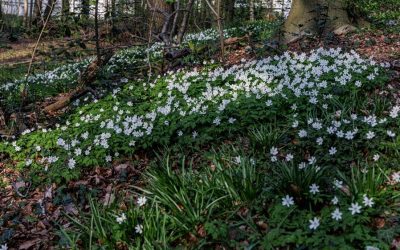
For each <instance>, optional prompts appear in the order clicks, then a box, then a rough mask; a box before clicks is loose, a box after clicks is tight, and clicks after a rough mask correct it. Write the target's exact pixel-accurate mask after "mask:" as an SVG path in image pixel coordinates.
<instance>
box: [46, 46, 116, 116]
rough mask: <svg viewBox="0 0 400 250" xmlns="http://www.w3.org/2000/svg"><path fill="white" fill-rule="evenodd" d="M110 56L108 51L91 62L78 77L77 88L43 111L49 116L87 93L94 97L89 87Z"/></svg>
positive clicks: (110, 53) (94, 93) (93, 92)
mask: <svg viewBox="0 0 400 250" xmlns="http://www.w3.org/2000/svg"><path fill="white" fill-rule="evenodd" d="M112 56H113V53H112V52H111V51H108V52H106V53H104V54H103V55H102V56H100V58H97V59H96V60H94V61H93V62H91V63H90V64H89V65H88V66H87V67H86V69H85V70H84V71H83V72H82V73H81V75H80V76H79V79H78V87H77V88H76V89H74V90H73V91H71V92H70V93H68V94H67V95H65V96H63V97H61V98H60V99H58V100H57V101H56V102H55V103H52V104H50V105H48V106H46V107H45V108H44V111H45V112H46V113H49V114H51V113H54V112H56V111H58V110H60V109H63V108H65V107H66V106H68V105H69V104H70V103H71V102H73V101H74V100H76V99H78V98H80V97H81V96H83V95H85V94H86V93H88V92H91V93H92V94H93V95H94V96H96V92H95V91H94V90H93V89H92V88H90V87H89V86H90V85H91V83H93V82H94V81H95V80H96V78H97V76H98V74H99V72H100V70H101V69H102V68H103V67H104V66H105V65H106V64H107V63H108V61H109V60H110V59H111V57H112Z"/></svg>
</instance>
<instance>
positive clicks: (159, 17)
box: [148, 0, 173, 34]
mask: <svg viewBox="0 0 400 250" xmlns="http://www.w3.org/2000/svg"><path fill="white" fill-rule="evenodd" d="M148 2H149V8H150V11H151V13H152V15H153V32H154V33H156V34H159V33H161V31H162V29H163V27H164V23H165V22H167V21H169V20H167V19H168V16H170V15H171V14H172V12H173V5H172V4H168V3H167V2H166V1H165V0H149V1H148Z"/></svg>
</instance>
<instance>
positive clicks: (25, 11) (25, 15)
mask: <svg viewBox="0 0 400 250" xmlns="http://www.w3.org/2000/svg"><path fill="white" fill-rule="evenodd" d="M28 8H29V6H28V0H24V25H25V27H28Z"/></svg>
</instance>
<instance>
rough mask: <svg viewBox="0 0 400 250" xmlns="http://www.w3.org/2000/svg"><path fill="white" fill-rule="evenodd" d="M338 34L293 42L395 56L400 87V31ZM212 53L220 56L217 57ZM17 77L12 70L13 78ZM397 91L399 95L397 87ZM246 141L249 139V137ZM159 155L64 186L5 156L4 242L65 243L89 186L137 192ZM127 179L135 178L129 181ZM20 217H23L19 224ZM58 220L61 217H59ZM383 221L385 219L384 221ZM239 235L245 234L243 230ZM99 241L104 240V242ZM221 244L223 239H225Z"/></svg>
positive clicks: (14, 50)
mask: <svg viewBox="0 0 400 250" xmlns="http://www.w3.org/2000/svg"><path fill="white" fill-rule="evenodd" d="M335 39H336V40H334V41H329V42H327V43H324V42H320V41H305V40H303V41H299V42H296V43H294V44H290V45H289V48H288V50H291V51H296V52H306V53H308V52H310V51H311V50H312V49H316V48H319V47H341V48H352V49H354V50H355V51H356V52H357V53H359V54H360V55H362V57H363V58H369V57H372V58H375V59H376V60H377V61H378V62H389V63H390V64H391V65H392V66H391V67H392V69H393V72H392V75H391V76H390V80H389V84H391V85H393V87H394V88H399V87H400V83H399V76H400V73H399V72H400V61H399V60H400V35H399V34H387V35H384V34H375V33H373V32H372V33H361V34H353V35H350V36H346V37H339V38H335ZM34 44H35V42H34V41H33V40H29V39H27V40H21V41H19V42H17V43H16V44H10V45H7V46H9V47H8V48H0V68H1V67H4V68H5V69H6V71H7V70H8V69H7V67H9V66H10V65H12V64H20V63H22V64H24V63H26V62H27V61H29V59H30V53H31V51H32V48H33V46H34ZM50 45H52V46H59V45H60V43H59V42H58V41H44V42H42V43H41V45H40V48H41V50H43V51H46V50H49V48H50ZM7 46H6V47H7ZM247 47H248V46H247V45H246V44H241V45H235V46H233V47H231V48H230V49H229V53H228V54H227V63H228V64H231V65H235V64H239V63H240V62H241V61H242V60H243V59H247V60H248V59H252V58H255V57H256V56H255V54H254V53H253V52H252V51H250V50H248V48H247ZM42 59H44V57H43V58H41V57H39V58H38V59H37V60H38V61H40V60H42ZM209 59H213V60H217V58H209ZM22 71H23V70H17V72H16V73H15V75H14V76H16V75H19V74H21V73H23V72H22ZM0 73H1V71H0ZM12 77H13V76H9V78H12ZM0 81H1V79H0ZM0 84H1V82H0ZM393 94H396V95H397V93H393ZM395 98H396V99H398V98H399V96H395ZM398 100H399V99H398ZM223 143H224V144H227V145H234V144H235V142H232V141H231V139H226V140H223ZM242 143H243V144H246V141H244V142H242ZM296 143H297V142H296ZM296 143H294V144H296ZM296 145H297V144H296ZM209 150H211V149H210V148H209V147H207V146H206V145H203V146H202V149H201V151H204V152H207V151H209ZM2 157H4V158H5V157H6V156H5V155H2V154H0V159H3V158H2ZM189 157H190V158H192V159H194V160H193V161H194V162H196V161H199V162H200V161H201V160H202V156H199V155H198V153H196V152H194V153H192V154H191V155H187V158H189ZM153 158H154V154H153V153H148V152H147V151H145V150H140V151H137V152H135V154H133V155H130V156H129V157H128V156H126V157H125V156H124V157H123V158H121V159H118V160H115V161H113V162H112V164H111V166H109V167H107V168H104V167H96V168H93V169H89V170H87V171H83V173H82V175H81V176H80V177H79V178H78V179H76V180H73V181H69V182H67V183H64V184H63V185H61V186H59V185H57V184H56V183H46V185H42V186H34V185H32V182H31V181H30V180H29V179H26V178H25V177H26V176H25V174H24V173H23V170H24V169H21V168H15V167H10V165H9V164H8V163H9V161H8V160H7V161H5V160H4V161H3V162H0V173H1V174H0V176H2V177H3V180H2V182H1V184H3V185H4V186H3V187H2V188H3V190H2V192H1V194H0V211H1V212H0V214H1V215H2V216H3V217H2V219H1V220H0V232H1V234H0V242H2V239H4V241H6V240H7V241H6V242H9V245H10V246H12V247H15V249H52V248H53V247H55V246H56V245H57V244H61V243H63V242H61V243H60V241H63V240H65V235H62V233H61V232H60V230H59V229H60V228H63V229H67V228H70V227H71V226H72V224H73V223H72V222H71V220H70V218H68V217H66V216H65V214H67V215H69V216H78V215H79V214H80V210H83V211H88V210H89V208H92V207H91V205H90V204H89V203H88V201H87V200H86V199H84V198H82V197H83V196H84V195H85V192H88V190H90V192H95V193H96V196H97V197H98V202H99V203H101V204H103V205H106V206H107V205H109V204H111V203H112V202H113V200H115V199H116V197H115V196H116V195H118V196H119V197H125V196H126V197H129V196H131V192H133V190H135V189H133V188H132V183H134V185H135V186H138V187H145V184H146V183H145V182H146V180H143V179H142V178H141V177H142V173H143V172H144V170H145V169H147V167H148V166H149V164H150V162H151V161H152V159H153ZM195 165H196V164H195ZM198 165H200V163H198ZM214 167H215V166H214ZM125 180H133V181H130V182H126V181H125ZM119 206H120V208H121V209H122V211H124V210H126V206H128V205H127V203H123V202H122V203H120V204H119ZM124 206H125V208H124ZM43 211H45V212H43ZM237 214H238V216H239V217H246V216H247V215H248V211H246V209H245V207H244V208H243V207H242V208H240V210H239V211H237ZM255 220H256V219H255ZM14 221H19V222H21V223H18V224H17V225H16V224H15V222H14ZM55 221H56V222H57V223H54V222H55ZM257 223H258V224H257V227H258V228H259V229H260V230H261V231H265V230H266V229H265V228H267V227H268V226H269V225H267V224H269V223H268V222H267V223H266V224H265V223H264V222H263V221H262V220H258V221H257ZM263 223H264V224H265V225H264V224H263ZM377 223H378V224H379V222H377ZM207 225H208V227H207V231H209V232H211V231H212V228H211V226H210V225H209V224H207ZM243 227H244V226H243ZM264 227H265V228H264ZM377 227H378V228H379V227H380V226H379V225H377ZM382 227H383V226H382ZM214 229H215V228H214ZM246 230H248V229H246ZM205 231H206V230H205V228H204V224H199V225H196V228H195V229H194V233H193V234H192V233H188V234H187V235H186V236H185V237H186V239H185V241H187V242H189V243H197V242H199V240H200V239H201V238H206V232H205ZM213 233H214V234H215V235H216V238H217V236H218V234H223V232H220V231H216V232H213ZM194 234H195V235H194ZM215 235H214V236H215ZM214 236H213V237H214ZM229 236H230V237H231V238H235V237H236V236H232V235H231V232H230V233H229ZM399 236H400V234H398V235H397V236H396V237H394V238H393V239H392V247H396V246H398V244H399V241H400V239H399V238H398V237H399ZM237 238H240V237H239V236H238V237H237ZM8 239H12V241H8ZM60 239H61V240H60ZM239 241H241V244H244V245H246V244H249V242H248V241H247V240H243V239H239ZM246 241H247V242H246ZM97 243H99V244H101V242H97ZM216 244H217V245H218V244H219V243H216ZM221 245H222V244H221ZM214 246H215V245H214ZM242 246H243V245H242ZM11 249H12V248H11ZM119 249H125V247H124V246H121V247H120V248H119ZM216 249H218V247H216ZM219 249H224V248H219Z"/></svg>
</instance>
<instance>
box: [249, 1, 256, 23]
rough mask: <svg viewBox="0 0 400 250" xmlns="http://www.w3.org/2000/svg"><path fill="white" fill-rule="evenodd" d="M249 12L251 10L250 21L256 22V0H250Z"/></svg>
mask: <svg viewBox="0 0 400 250" xmlns="http://www.w3.org/2000/svg"><path fill="white" fill-rule="evenodd" d="M249 8H250V10H249V12H250V21H251V22H254V20H255V18H254V0H249Z"/></svg>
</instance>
